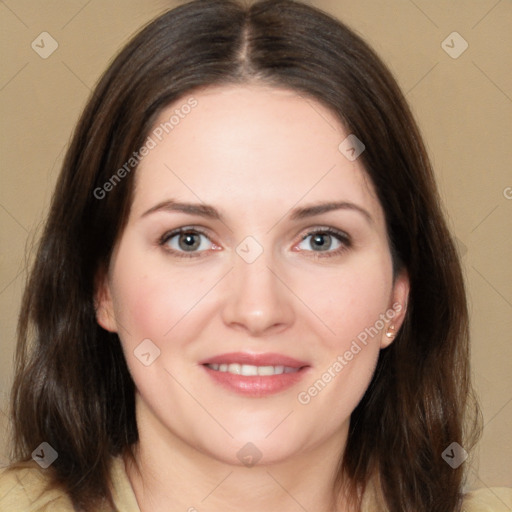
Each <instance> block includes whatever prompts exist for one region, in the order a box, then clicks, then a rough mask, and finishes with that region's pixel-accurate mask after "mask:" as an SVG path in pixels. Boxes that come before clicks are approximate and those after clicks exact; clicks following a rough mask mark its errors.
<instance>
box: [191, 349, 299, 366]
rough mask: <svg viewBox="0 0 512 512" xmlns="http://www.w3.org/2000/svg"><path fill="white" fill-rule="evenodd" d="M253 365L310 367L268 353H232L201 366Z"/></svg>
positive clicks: (208, 360) (203, 363) (287, 357)
mask: <svg viewBox="0 0 512 512" xmlns="http://www.w3.org/2000/svg"><path fill="white" fill-rule="evenodd" d="M234 363H238V364H251V365H253V366H289V367H290V368H302V367H304V366H309V364H308V363H307V362H305V361H299V360H298V359H295V358H293V357H290V356H285V355H283V354H276V353H271V352H268V353H266V354H253V353H250V352H230V353H228V354H221V355H218V356H214V357H210V358H208V359H205V360H204V361H201V362H200V363H199V364H202V365H206V364H234Z"/></svg>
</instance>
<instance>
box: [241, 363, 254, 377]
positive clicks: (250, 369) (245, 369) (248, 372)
mask: <svg viewBox="0 0 512 512" xmlns="http://www.w3.org/2000/svg"><path fill="white" fill-rule="evenodd" d="M240 374H241V375H245V376H246V377H252V376H253V375H258V367H257V366H253V365H252V364H243V365H242V368H241V369H240Z"/></svg>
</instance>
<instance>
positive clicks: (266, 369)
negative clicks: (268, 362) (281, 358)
mask: <svg viewBox="0 0 512 512" xmlns="http://www.w3.org/2000/svg"><path fill="white" fill-rule="evenodd" d="M277 368H282V366H277V367H276V369H275V370H274V367H273V366H258V375H274V373H278V372H277ZM281 373H282V372H281Z"/></svg>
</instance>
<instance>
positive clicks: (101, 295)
mask: <svg viewBox="0 0 512 512" xmlns="http://www.w3.org/2000/svg"><path fill="white" fill-rule="evenodd" d="M94 288H95V291H94V309H95V310H96V321H97V322H98V324H99V325H101V327H103V329H105V330H106V331H110V332H117V323H116V318H115V314H114V304H113V301H112V291H111V288H110V282H109V279H108V274H107V272H105V271H100V272H98V274H97V276H96V280H95V287H94Z"/></svg>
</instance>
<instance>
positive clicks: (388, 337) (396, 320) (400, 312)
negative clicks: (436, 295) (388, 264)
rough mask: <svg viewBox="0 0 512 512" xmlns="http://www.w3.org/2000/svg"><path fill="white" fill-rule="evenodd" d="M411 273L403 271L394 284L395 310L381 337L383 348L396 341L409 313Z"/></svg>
mask: <svg viewBox="0 0 512 512" xmlns="http://www.w3.org/2000/svg"><path fill="white" fill-rule="evenodd" d="M409 289H410V284H409V275H408V274H407V272H406V271H405V270H404V271H402V272H401V273H400V274H399V275H398V276H397V278H396V279H395V283H394V285H393V297H392V306H391V309H392V310H393V311H394V312H395V314H394V315H393V317H392V318H390V319H389V322H388V323H387V324H386V327H385V329H384V334H383V336H382V338H381V348H386V347H388V346H389V345H391V343H392V342H393V341H394V339H395V337H396V336H397V334H398V331H399V330H400V328H401V327H402V324H403V322H404V320H405V315H406V313H407V302H408V299H409Z"/></svg>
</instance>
